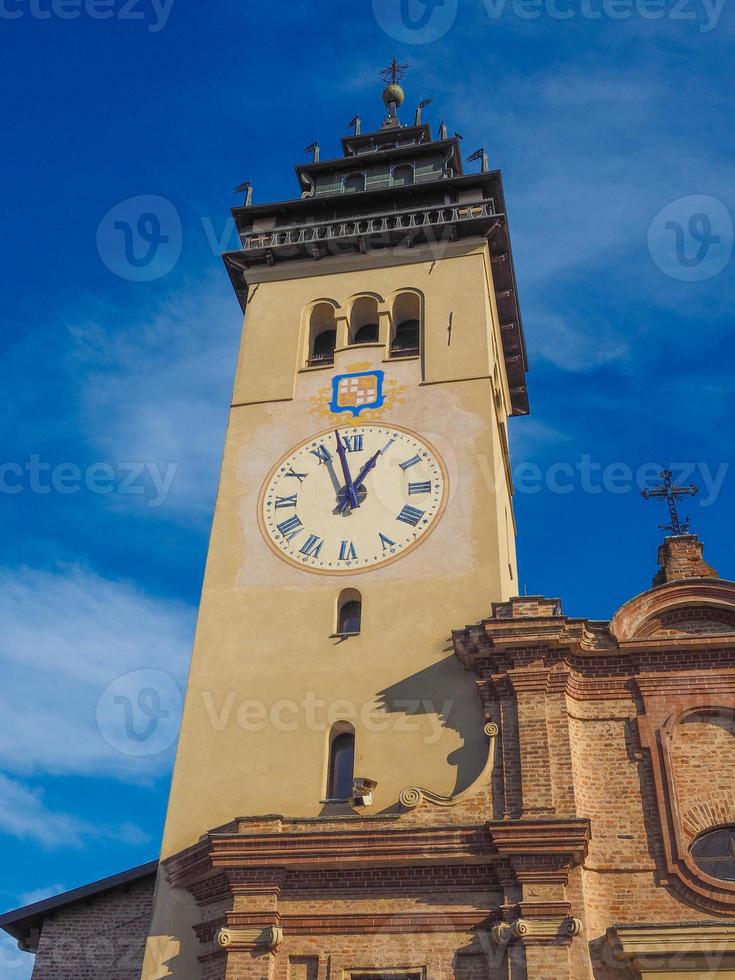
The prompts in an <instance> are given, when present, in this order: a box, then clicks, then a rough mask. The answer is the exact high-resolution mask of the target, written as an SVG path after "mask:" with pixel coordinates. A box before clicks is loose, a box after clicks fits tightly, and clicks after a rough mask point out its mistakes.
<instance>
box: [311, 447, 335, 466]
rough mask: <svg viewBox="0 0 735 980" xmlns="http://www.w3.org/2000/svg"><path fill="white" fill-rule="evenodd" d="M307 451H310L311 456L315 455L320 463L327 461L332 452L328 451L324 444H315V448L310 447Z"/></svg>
mask: <svg viewBox="0 0 735 980" xmlns="http://www.w3.org/2000/svg"><path fill="white" fill-rule="evenodd" d="M309 451H310V452H311V455H312V456H316V458H317V459H318V460H319V463H320V464H321V463H328V462H329V460H330V459H331V458H332V454H331V453H330V451H329V450H328V449H327V447H326V446H317V448H316V449H311V450H309Z"/></svg>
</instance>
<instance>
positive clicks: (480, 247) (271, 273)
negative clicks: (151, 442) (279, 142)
mask: <svg viewBox="0 0 735 980" xmlns="http://www.w3.org/2000/svg"><path fill="white" fill-rule="evenodd" d="M404 69H405V66H401V65H398V64H397V63H396V62H395V61H394V62H393V63H392V65H391V66H389V68H388V69H387V70H386V75H385V81H386V87H385V89H384V92H383V103H384V111H385V115H384V118H383V120H382V123H380V124H379V126H378V128H375V129H370V130H367V131H363V130H364V129H365V127H364V126H363V123H362V120H361V119H360V118H359V117H358V116H355V118H354V119H353V120H352V122H351V123H350V127H351V129H352V132H351V133H350V134H349V135H346V136H344V137H343V138H342V141H341V148H342V152H341V155H339V156H336V157H328V156H327V155H326V154H325V153H324V152H323V151H322V149H321V148H320V145H319V143H318V142H315V143H313V144H312V145H311V146H310V147H309V148H308V149H309V154H310V156H311V159H309V160H308V161H307V162H304V163H300V164H298V165H297V166H296V178H297V181H298V196H295V197H294V198H293V199H289V200H284V201H279V202H275V203H258V202H257V200H256V195H255V194H254V193H253V188H252V187H251V186H250V185H249V184H244V185H242V187H241V188H240V190H243V191H246V192H247V196H246V200H245V202H244V204H243V206H241V207H237V208H235V209H234V211H233V216H234V220H235V224H236V227H237V231H238V234H239V247H238V248H237V249H236V250H234V251H232V252H228V253H227V254H226V255H225V256H224V261H225V266H226V269H227V272H228V274H229V276H230V279H231V281H232V285H233V287H234V290H235V293H236V296H237V298H238V300H239V303H240V305H241V307H242V311H243V314H244V327H243V333H242V342H241V347H240V354H239V358H238V363H237V366H236V372H235V383H234V390H233V397H232V406H231V412H230V419H229V426H228V431H227V439H226V444H225V449H224V459H223V463H222V471H221V480H220V488H219V494H218V497H217V504H216V510H215V514H214V523H213V527H212V533H211V539H210V546H209V554H208V561H207V568H206V575H205V580H204V585H203V591H202V597H201V605H200V613H199V621H198V626H197V631H196V638H195V645H194V652H193V657H192V664H191V671H190V675H189V682H188V689H187V695H186V704H185V710H184V715H183V721H182V727H181V734H180V740H179V746H178V753H177V759H176V765H175V771H174V775H173V781H172V786H171V795H170V802H169V807H168V814H167V819H166V827H165V834H164V840H163V846H162V852H161V858H160V862H158V863H154V864H152V865H146V866H144V867H143V868H140V869H136V870H134V871H133V872H128V873H126V874H124V875H120V876H117V877H116V878H115V879H107V880H105V881H103V882H98V883H96V884H95V885H91V886H88V888H87V889H81V890H78V891H77V892H73V893H68V894H67V895H64V896H59V897H58V898H56V899H50V900H47V901H46V902H43V903H39V904H38V905H36V906H31V907H29V908H27V909H21V910H19V911H18V912H14V913H9V914H8V915H6V916H4V917H3V918H2V919H1V920H0V924H1V925H2V926H3V927H4V928H5V929H6V930H7V931H9V932H11V934H12V935H14V936H15V937H16V938H17V939H18V940H19V942H20V943H21V944H22V945H23V946H24V948H29V949H32V950H33V951H35V952H37V954H38V956H37V965H36V972H35V973H34V977H35V978H36V980H46V978H51V977H53V978H54V980H66V978H67V977H68V978H69V980H72V978H74V980H80V978H81V980H84V978H87V977H95V978H97V980H99V978H109V980H139V978H142V980H160V978H165V977H173V978H175V980H448V978H457V980H548V978H555V980H557V978H558V980H562V978H570V980H572V978H573V980H583V978H584V980H592V978H594V980H614V978H623V977H644V978H654V977H658V978H659V980H667V978H671V977H673V976H684V977H689V978H691V980H694V978H700V977H704V976H708V977H719V978H720V980H726V978H730V980H731V978H732V977H735V852H734V851H733V843H734V842H735V794H734V793H733V790H732V771H733V766H734V765H735V658H734V657H733V651H734V650H735V583H732V582H729V581H725V580H722V579H720V578H719V577H718V575H717V573H716V572H714V571H713V570H712V569H711V568H710V567H709V566H708V565H707V564H706V563H705V561H704V558H703V554H702V546H701V544H700V543H699V542H698V540H697V539H696V537H695V536H694V535H692V534H690V533H688V527H687V528H677V529H678V530H679V531H686V532H687V533H678V534H673V535H671V536H668V537H666V539H665V541H664V544H663V545H662V547H661V550H660V553H659V561H660V564H661V569H660V571H659V573H658V574H657V576H656V579H655V581H654V586H653V587H652V588H650V589H648V591H646V592H644V593H642V594H641V595H639V596H637V597H636V598H633V599H631V600H630V601H629V602H627V603H626V604H624V605H623V606H622V608H621V609H619V610H618V611H617V613H615V615H614V616H613V617H612V619H611V620H610V621H609V622H599V621H594V620H587V619H574V618H569V617H567V616H565V615H564V613H563V611H562V606H561V602H560V601H559V600H558V599H549V598H545V597H541V596H523V597H519V595H518V593H519V592H520V591H521V590H520V589H519V587H518V576H517V571H516V553H515V522H514V512H513V482H512V475H511V466H510V460H509V450H508V435H507V432H508V424H509V419H511V418H513V417H515V416H525V415H526V414H527V413H528V410H529V406H528V392H527V388H526V372H527V367H528V365H527V358H526V350H525V344H524V335H523V327H522V321H521V315H520V310H519V299H518V291H517V288H516V279H515V274H514V266H513V255H512V251H511V243H510V236H509V230H508V217H507V214H506V207H505V199H504V194H503V184H502V179H501V175H500V173H499V171H497V170H493V169H491V167H490V164H491V161H490V160H489V155H488V153H487V152H486V150H485V149H484V148H482V149H480V150H478V151H477V152H475V153H473V154H471V159H472V160H473V161H474V162H475V163H476V165H475V166H473V167H472V168H471V172H467V173H466V172H465V167H464V154H463V151H462V138H461V137H460V136H459V134H455V135H453V136H450V135H449V134H448V129H447V127H446V126H445V124H444V123H442V124H441V125H440V126H439V129H438V134H437V135H436V136H434V135H432V130H431V126H430V125H429V123H427V122H425V121H423V115H424V112H425V110H426V108H427V107H428V105H429V100H423V101H421V102H420V103H419V104H418V108H417V109H416V113H415V116H414V118H413V121H412V122H411V123H408V124H407V123H404V122H402V120H401V112H402V110H403V109H405V105H404V103H405V93H404V90H403V88H402V87H401V84H400V82H401V77H402V72H403V71H404ZM512 424H516V423H512ZM517 424H520V425H522V424H523V423H522V422H519V423H517ZM598 546H599V548H600V549H602V548H604V541H603V540H600V541H599V542H598ZM562 559H563V556H562V554H561V553H560V560H562ZM597 573H598V574H604V565H603V567H602V568H598V570H597ZM638 579H639V576H637V575H636V573H635V571H633V570H632V571H631V585H632V586H634V585H635V582H636V581H638ZM468 624H469V625H468ZM95 932H96V933H97V934H98V935H99V934H101V935H105V936H107V935H109V936H114V937H117V940H118V941H119V943H121V944H125V949H126V950H127V953H128V955H127V956H126V958H125V962H123V960H122V959H120V958H118V959H116V960H115V961H114V962H111V963H109V964H107V963H106V964H104V965H100V963H99V962H98V963H97V965H96V967H95V968H94V969H93V970H92V972H89V971H88V970H87V972H85V969H86V967H85V966H84V961H83V960H82V958H81V954H80V955H79V956H76V957H67V958H66V959H65V960H64V962H61V961H60V959H59V956H58V954H57V951H58V949H59V948H61V947H62V945H63V941H64V938H65V937H66V936H68V935H70V934H73V935H74V936H76V937H79V936H81V937H84V936H86V935H93V934H94V933H95ZM83 942H84V940H83V939H80V948H81V946H83Z"/></svg>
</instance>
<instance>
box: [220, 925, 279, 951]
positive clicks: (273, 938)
mask: <svg viewBox="0 0 735 980" xmlns="http://www.w3.org/2000/svg"><path fill="white" fill-rule="evenodd" d="M282 940H283V932H282V930H281V929H279V928H278V927H277V926H268V927H267V928H265V929H258V928H255V929H220V930H219V931H218V933H217V935H216V936H215V942H216V943H217V945H218V946H221V947H222V948H223V949H228V950H246V949H261V950H263V951H266V950H275V949H277V948H278V946H279V945H280V943H281V941H282Z"/></svg>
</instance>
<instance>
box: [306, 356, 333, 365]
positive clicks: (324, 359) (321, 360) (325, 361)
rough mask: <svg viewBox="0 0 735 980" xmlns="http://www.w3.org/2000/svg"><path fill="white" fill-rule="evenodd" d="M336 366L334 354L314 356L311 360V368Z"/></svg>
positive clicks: (309, 362)
mask: <svg viewBox="0 0 735 980" xmlns="http://www.w3.org/2000/svg"><path fill="white" fill-rule="evenodd" d="M330 364H334V353H331V354H312V355H311V357H310V358H309V361H308V365H309V367H328V366H329V365H330Z"/></svg>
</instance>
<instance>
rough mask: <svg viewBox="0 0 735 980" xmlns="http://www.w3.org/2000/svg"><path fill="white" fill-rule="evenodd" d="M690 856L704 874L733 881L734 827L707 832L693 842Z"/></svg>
mask: <svg viewBox="0 0 735 980" xmlns="http://www.w3.org/2000/svg"><path fill="white" fill-rule="evenodd" d="M691 854H692V857H693V858H694V862H695V864H696V865H697V867H698V868H700V869H701V870H702V871H704V872H705V874H708V875H710V877H712V878H722V879H723V880H724V881H735V827H721V828H720V829H719V830H708V831H707V833H706V834H702V836H701V837H698V838H697V839H696V840H695V841H694V843H693V844H692V848H691Z"/></svg>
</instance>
